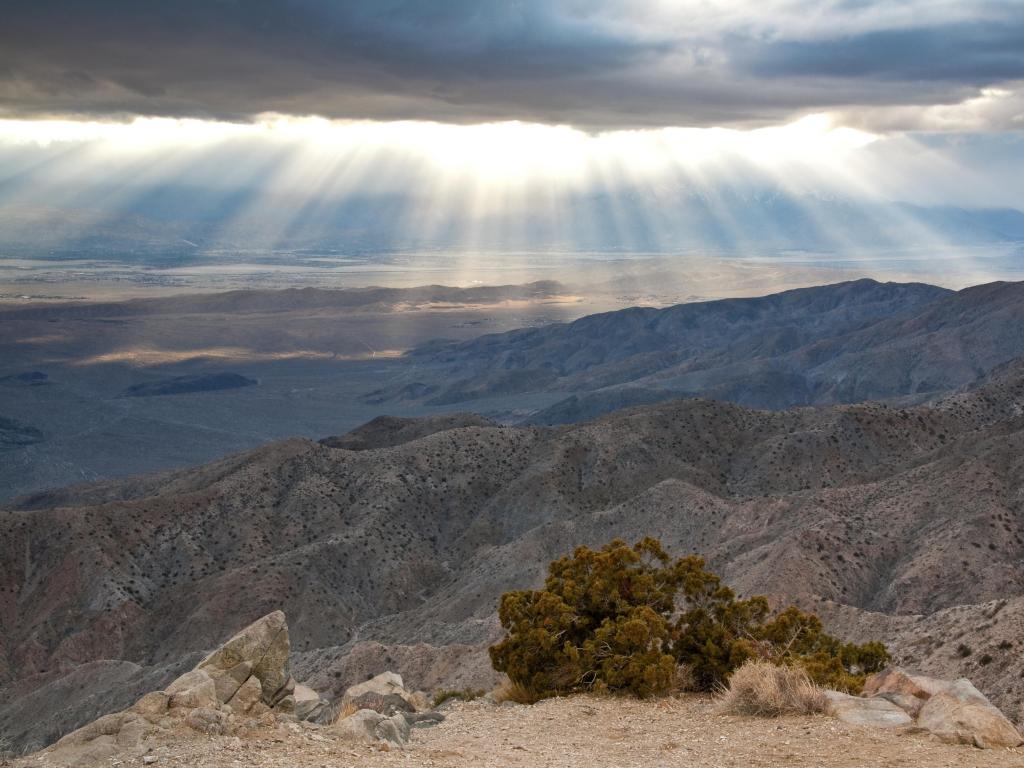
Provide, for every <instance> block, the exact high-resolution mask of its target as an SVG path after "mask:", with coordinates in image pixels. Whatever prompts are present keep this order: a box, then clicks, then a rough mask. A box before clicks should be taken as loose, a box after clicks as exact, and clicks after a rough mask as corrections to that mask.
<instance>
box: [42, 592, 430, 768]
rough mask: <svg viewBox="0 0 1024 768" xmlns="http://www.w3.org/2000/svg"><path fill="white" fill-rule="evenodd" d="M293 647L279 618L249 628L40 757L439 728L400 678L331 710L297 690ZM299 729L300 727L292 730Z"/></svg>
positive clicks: (88, 760)
mask: <svg viewBox="0 0 1024 768" xmlns="http://www.w3.org/2000/svg"><path fill="white" fill-rule="evenodd" d="M290 650H291V644H290V640H289V637H288V625H287V623H286V621H285V616H284V613H282V612H281V611H275V612H274V613H271V614H269V615H267V616H264V617H263V618H262V619H260V620H259V621H256V622H255V623H253V624H250V625H249V626H248V627H246V628H245V629H243V630H242V631H241V632H239V633H238V634H237V635H235V636H234V637H232V638H231V639H230V640H228V641H227V642H226V643H225V644H224V645H222V646H221V647H220V648H218V649H217V650H216V651H214V652H213V653H211V654H210V655H208V656H207V657H206V658H204V659H203V660H202V661H201V662H199V664H198V665H196V667H195V669H192V670H191V671H189V672H186V673H185V674H183V675H182V676H181V677H179V678H177V679H176V680H174V682H172V683H171V684H170V685H168V686H167V688H166V689H165V690H162V691H153V692H151V693H147V694H146V695H145V696H143V697H142V698H141V699H139V700H138V701H137V702H136V703H135V704H134V705H133V706H131V707H129V708H128V709H126V710H123V711H121V712H115V713H113V714H109V715H105V716H103V717H101V718H99V719H98V720H95V721H93V722H92V723H90V724H89V725H87V726H85V727H83V728H79V729H78V730H77V731H74V732H72V733H69V734H68V735H67V736H65V737H63V738H62V739H60V740H59V741H58V742H57V743H56V744H54V745H53V746H52V747H50V748H48V749H47V750H46V751H45V753H46V762H47V763H48V764H51V765H64V766H85V765H92V764H95V763H98V762H102V761H106V760H109V759H110V758H112V757H114V756H115V755H120V756H122V757H123V756H125V755H128V756H135V757H139V756H143V757H148V756H147V753H149V752H150V751H151V750H152V749H153V747H154V745H156V744H158V743H160V742H161V741H166V740H167V739H168V737H172V736H173V735H174V732H175V731H176V730H178V729H182V728H184V729H186V730H191V731H198V732H199V733H203V734H209V735H213V736H221V735H235V734H238V733H241V732H244V731H246V730H251V729H256V728H262V727H272V726H277V725H279V724H281V723H282V722H283V723H286V724H287V723H292V725H289V726H288V727H290V728H298V727H299V725H302V726H303V727H306V728H317V729H320V731H321V733H323V734H324V736H325V737H331V738H335V739H339V740H344V741H350V742H353V743H361V744H373V745H377V746H380V747H384V746H386V747H388V748H390V747H394V746H401V745H403V744H405V743H406V742H407V741H408V740H409V734H410V731H411V729H412V728H417V727H419V728H422V727H427V726H430V725H434V724H436V723H439V722H441V721H442V720H444V715H442V714H441V713H439V712H433V711H430V707H429V702H428V699H427V697H426V695H425V694H423V693H422V692H415V693H410V692H408V691H406V690H405V686H404V684H403V682H402V678H401V677H400V676H399V675H397V674H394V673H393V672H384V673H383V674H380V675H378V676H377V677H374V678H373V679H371V680H368V681H366V682H364V683H360V684H359V685H355V686H352V687H351V688H349V689H348V690H347V691H346V692H345V694H344V696H343V697H342V698H341V699H339V700H338V701H337V702H334V703H332V702H330V701H328V700H327V699H325V698H323V697H321V696H320V695H319V694H318V693H317V692H316V691H314V690H313V689H312V688H309V687H307V686H304V685H300V684H297V683H296V682H295V679H294V678H293V677H292V676H291V674H290V672H289V669H290V666H289V653H290ZM296 724H298V725H296Z"/></svg>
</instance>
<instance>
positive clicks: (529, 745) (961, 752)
mask: <svg viewBox="0 0 1024 768" xmlns="http://www.w3.org/2000/svg"><path fill="white" fill-rule="evenodd" d="M151 754H152V756H155V757H157V758H158V759H157V761H156V762H155V763H153V764H154V765H157V766H181V767H183V768H184V767H186V766H187V767H188V768H198V767H199V766H203V767H205V766H211V767H214V766H216V767H218V768H219V767H221V766H223V767H224V768H227V767H229V766H230V768H235V766H240V765H241V766H275V767H278V766H280V767H281V768H284V767H285V766H294V767H296V768H328V767H329V768H342V767H348V766H352V767H353V768H354V767H356V766H360V767H363V766H379V767H380V768H385V767H386V766H416V767H419V766H423V767H426V766H432V767H435V768H443V767H444V766H452V767H453V768H454V767H456V766H459V767H461V766H502V767H503V768H504V767H508V768H518V767H522V768H540V767H542V766H548V767H550V768H557V767H560V766H586V767H587V768H612V767H613V766H614V767H615V768H626V767H628V766H637V767H638V768H639V767H640V766H643V767H644V768H649V767H651V766H687V768H693V767H704V766H706V767H707V768H712V767H714V768H725V767H727V766H737V768H740V767H741V766H821V767H829V768H831V767H832V766H836V767H838V766H844V767H845V766H850V768H852V767H853V766H858V767H862V766H885V767H886V768H895V767H896V766H922V767H925V766H926V767H927V768H943V767H946V766H948V767H949V768H954V767H956V768H965V767H967V766H979V767H981V766H985V767H986V768H988V767H992V768H997V767H998V768H1004V767H1005V768H1009V767H1010V766H1013V767H1014V768H1020V766H1022V765H1024V749H1001V750H978V749H975V748H973V747H968V746H959V745H950V744H943V743H941V742H939V741H938V740H937V739H935V738H934V737H931V736H928V735H926V734H923V733H915V732H908V731H906V730H902V729H899V730H880V729H867V728H858V727H854V726H849V725H845V724H843V723H840V722H839V721H838V720H834V719H832V718H830V717H825V716H818V717H786V718H780V719H776V720H773V719H755V718H741V717H731V716H724V715H719V714H717V713H716V712H715V711H714V707H713V703H712V702H711V700H710V699H708V698H707V697H700V696H687V697H684V698H682V699H678V700H668V701H662V702H637V701H625V700H614V699H603V698H593V697H576V698H572V699H556V700H550V701H545V702H541V703H540V704H537V705H535V706H532V707H524V706H512V705H506V706H502V707H487V706H484V705H481V704H477V703H469V704H461V703H460V704H456V705H455V706H454V707H452V708H451V709H449V710H448V712H447V720H446V721H445V722H444V723H442V724H440V725H438V726H436V727H433V728H429V729H414V730H413V737H412V740H411V742H410V743H409V744H408V745H407V746H406V747H405V748H404V749H392V750H388V751H382V750H380V749H377V748H375V747H369V746H362V745H359V746H354V745H352V744H349V743H345V742H342V741H339V740H336V739H334V738H333V737H332V736H331V734H330V731H329V729H311V728H308V727H300V726H298V725H295V724H286V725H282V726H279V727H278V728H276V729H263V730H260V731H255V732H253V733H252V735H251V736H250V737H242V738H239V737H188V738H184V739H182V740H179V741H175V742H174V743H173V744H168V745H165V746H160V747H157V748H155V749H154V750H153V752H152V753H151ZM134 764H139V765H141V764H142V759H141V758H139V757H134V758H130V759H129V758H125V759H122V760H112V761H110V762H108V763H107V765H134ZM17 765H18V766H19V768H20V767H21V766H24V767H25V768H27V767H28V766H44V765H46V760H45V754H41V755H37V756H33V757H29V758H26V759H25V760H21V761H18V763H17Z"/></svg>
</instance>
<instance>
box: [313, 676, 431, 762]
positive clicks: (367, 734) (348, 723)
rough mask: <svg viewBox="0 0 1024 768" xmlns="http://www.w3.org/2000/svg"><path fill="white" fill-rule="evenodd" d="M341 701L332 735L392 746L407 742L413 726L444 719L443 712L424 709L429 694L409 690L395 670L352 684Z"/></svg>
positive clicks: (417, 726)
mask: <svg viewBox="0 0 1024 768" xmlns="http://www.w3.org/2000/svg"><path fill="white" fill-rule="evenodd" d="M339 704H340V707H341V709H340V711H341V713H342V715H341V717H340V718H339V719H337V720H336V721H335V722H334V723H333V725H332V726H331V728H330V731H331V733H332V734H333V735H335V736H338V737H340V738H343V739H346V740H349V741H353V742H357V743H363V744H377V745H384V746H387V747H389V748H390V747H395V746H401V745H403V744H405V743H406V742H407V741H408V740H409V732H410V729H411V728H413V727H416V728H428V727H430V726H433V725H437V724H438V723H440V722H442V721H443V720H444V715H442V714H441V713H440V712H433V711H423V710H426V709H427V702H426V697H425V696H424V695H423V694H422V693H419V692H416V693H410V692H408V691H406V690H405V686H404V683H403V681H402V677H401V675H397V674H395V673H394V672H382V673H381V674H379V675H377V676H376V677H373V678H371V679H369V680H367V681H366V682H363V683H359V684H358V685H353V686H352V687H351V688H349V689H348V690H347V691H345V695H344V696H342V697H341V700H340V702H339ZM417 705H419V706H417ZM346 713H348V714H346Z"/></svg>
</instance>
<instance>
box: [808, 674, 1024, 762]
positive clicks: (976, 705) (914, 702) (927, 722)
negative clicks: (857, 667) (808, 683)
mask: <svg viewBox="0 0 1024 768" xmlns="http://www.w3.org/2000/svg"><path fill="white" fill-rule="evenodd" d="M828 697H829V701H830V702H831V705H832V707H831V709H832V714H834V715H835V716H836V717H838V718H839V719H840V720H843V721H844V722H848V723H852V724H855V725H873V726H883V727H890V726H896V725H909V724H911V723H913V722H915V721H916V724H917V726H918V728H921V729H923V730H926V731H928V732H929V733H932V734H934V735H935V736H937V737H939V738H940V739H942V740H943V741H948V742H952V743H957V744H973V745H974V746H976V747H979V748H981V749H991V748H996V747H1016V746H1019V745H1020V744H1022V743H1024V738H1022V737H1021V734H1020V732H1019V731H1018V730H1017V729H1016V727H1014V725H1013V723H1011V722H1010V721H1009V720H1008V719H1007V718H1006V717H1005V716H1004V715H1003V713H1002V712H1000V711H999V710H998V709H997V708H996V707H994V706H993V705H992V703H991V702H990V701H989V700H988V699H987V698H986V697H985V695H984V694H982V693H981V691H979V690H978V689H977V688H975V687H974V685H973V684H972V683H971V681H970V680H967V679H966V678H960V679H959V680H954V681H948V680H940V679H938V678H934V677H927V676H925V675H917V674H913V673H911V672H908V671H907V670H905V669H901V668H900V667H890V668H888V669H886V670H884V671H882V672H879V673H878V674H876V675H872V676H871V677H869V678H868V679H867V681H865V684H864V690H863V694H862V697H861V698H856V697H853V696H847V695H846V694H842V693H834V692H829V694H828Z"/></svg>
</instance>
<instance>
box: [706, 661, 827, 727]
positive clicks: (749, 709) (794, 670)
mask: <svg viewBox="0 0 1024 768" xmlns="http://www.w3.org/2000/svg"><path fill="white" fill-rule="evenodd" d="M827 707H828V699H827V698H826V697H825V692H824V690H823V689H821V688H819V687H818V686H817V685H815V683H814V682H813V681H812V680H811V678H810V677H808V675H807V672H806V671H804V670H803V669H802V668H801V667H796V666H789V665H786V664H781V665H776V664H771V663H769V662H766V661H754V660H751V661H747V662H746V663H744V664H743V666H741V667H740V668H739V669H737V670H736V671H735V672H733V673H732V676H731V677H730V678H729V687H728V688H724V689H723V690H722V691H721V693H720V694H719V695H718V708H719V711H721V712H722V713H724V714H729V715H756V716H759V717H778V716H780V715H812V714H815V713H818V712H824V711H825V710H826V708H827Z"/></svg>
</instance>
